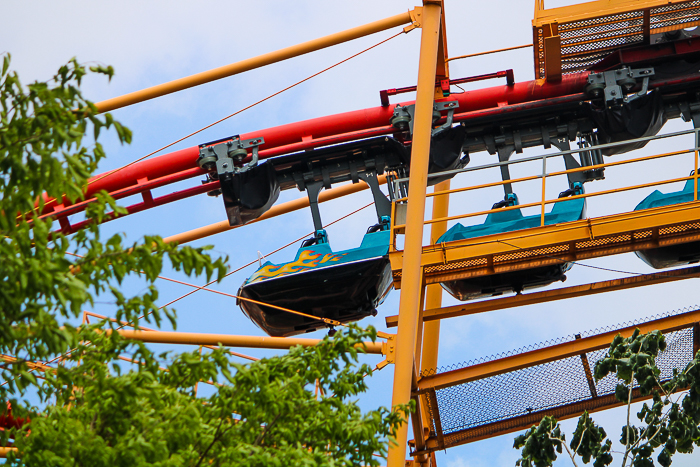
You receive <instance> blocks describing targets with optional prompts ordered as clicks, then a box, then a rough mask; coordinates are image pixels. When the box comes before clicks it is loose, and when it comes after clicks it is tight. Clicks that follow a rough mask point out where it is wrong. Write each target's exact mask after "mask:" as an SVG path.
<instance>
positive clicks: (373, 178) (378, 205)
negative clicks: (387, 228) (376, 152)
mask: <svg viewBox="0 0 700 467" xmlns="http://www.w3.org/2000/svg"><path fill="white" fill-rule="evenodd" d="M359 176H360V177H361V178H362V180H364V181H365V182H366V183H367V185H369V188H370V190H372V197H373V198H374V207H375V209H376V210H377V220H378V222H379V223H380V224H381V223H382V218H386V217H389V216H391V201H389V200H388V199H387V198H386V196H384V193H382V190H380V189H379V180H377V172H376V171H374V170H368V171H366V172H362V173H361V174H359Z"/></svg>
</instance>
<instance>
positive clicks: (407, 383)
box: [388, 1, 442, 467]
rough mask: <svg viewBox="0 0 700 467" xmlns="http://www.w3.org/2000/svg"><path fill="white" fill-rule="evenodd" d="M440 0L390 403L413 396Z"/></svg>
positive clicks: (398, 455) (428, 47) (431, 24)
mask: <svg viewBox="0 0 700 467" xmlns="http://www.w3.org/2000/svg"><path fill="white" fill-rule="evenodd" d="M441 10H442V8H441V4H440V2H436V3H432V2H431V3H429V2H428V1H425V2H424V6H423V21H422V23H423V24H422V25H421V26H422V28H423V29H422V31H421V46H420V59H419V63H418V88H417V91H416V107H415V114H414V123H413V145H412V149H411V171H410V183H409V187H408V206H407V213H406V239H405V244H404V245H405V246H404V253H403V271H402V286H401V301H400V304H399V327H398V331H397V334H398V335H397V340H396V364H395V368H394V387H393V396H392V405H393V406H396V405H398V404H407V403H408V402H409V400H410V398H411V378H412V375H413V363H414V351H415V339H416V329H417V324H418V310H419V307H420V306H421V303H420V298H421V289H422V285H423V274H422V271H421V267H420V259H421V253H422V243H423V220H424V216H425V191H426V187H427V176H428V159H429V155H430V133H431V129H432V122H433V103H434V99H433V97H434V93H435V70H436V65H437V51H438V39H439V37H440V13H441ZM407 439H408V424H407V423H404V424H402V425H401V426H400V427H399V429H398V432H397V434H396V442H397V444H396V445H395V446H392V447H391V448H390V449H389V462H388V466H389V467H403V466H404V464H405V460H406V442H407Z"/></svg>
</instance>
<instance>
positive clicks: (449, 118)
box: [431, 101, 459, 136]
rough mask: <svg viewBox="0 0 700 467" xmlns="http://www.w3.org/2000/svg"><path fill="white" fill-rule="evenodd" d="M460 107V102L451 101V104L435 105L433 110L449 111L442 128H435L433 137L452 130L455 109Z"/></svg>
mask: <svg viewBox="0 0 700 467" xmlns="http://www.w3.org/2000/svg"><path fill="white" fill-rule="evenodd" d="M458 107H459V102H457V101H450V102H437V103H435V105H433V109H435V110H437V111H438V112H440V111H443V110H447V120H446V121H445V123H444V124H443V125H442V126H439V127H437V128H433V132H432V133H431V136H435V135H437V134H438V133H441V132H443V131H445V130H448V129H450V128H452V118H453V117H454V114H455V109H456V108H458Z"/></svg>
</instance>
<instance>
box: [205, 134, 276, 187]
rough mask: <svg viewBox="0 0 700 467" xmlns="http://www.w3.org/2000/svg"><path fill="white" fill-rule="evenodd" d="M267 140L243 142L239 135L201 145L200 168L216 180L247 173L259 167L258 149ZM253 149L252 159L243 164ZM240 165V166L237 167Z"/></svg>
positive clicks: (251, 139)
mask: <svg viewBox="0 0 700 467" xmlns="http://www.w3.org/2000/svg"><path fill="white" fill-rule="evenodd" d="M262 144H265V138H250V139H245V140H241V139H240V137H239V136H238V135H236V136H232V137H231V138H226V139H223V140H217V141H211V142H209V143H205V144H200V145H199V158H198V159H197V164H198V165H199V167H201V168H203V169H205V170H208V171H209V172H210V173H211V175H212V176H213V177H214V178H219V177H221V176H225V175H234V174H237V173H241V172H245V171H247V170H249V169H250V168H252V167H255V166H256V165H258V148H259V147H260V146H261V145H262ZM250 148H252V149H253V150H252V153H251V159H250V161H249V162H248V163H246V164H242V163H243V161H244V160H245V158H246V157H248V151H247V150H248V149H250ZM237 164H238V165H237Z"/></svg>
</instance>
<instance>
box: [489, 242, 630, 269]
mask: <svg viewBox="0 0 700 467" xmlns="http://www.w3.org/2000/svg"><path fill="white" fill-rule="evenodd" d="M496 242H497V243H503V244H505V245H508V246H511V247H513V248H517V249H518V250H524V248H521V247H519V246H518V245H513V244H512V243H508V242H504V241H503V240H496ZM542 256H544V257H545V258H551V259H556V260H559V261H561V262H562V263H572V264H578V265H579V266H585V267H587V268H593V269H600V270H601V271H610V272H618V273H620V274H629V275H630V276H639V275H641V274H642V273H641V272H628V271H620V270H619V269H609V268H603V267H600V266H593V265H591V264H584V263H580V262H578V261H566V260H563V259H561V258H557V257H556V256H550V255H542Z"/></svg>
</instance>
